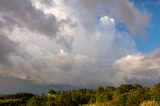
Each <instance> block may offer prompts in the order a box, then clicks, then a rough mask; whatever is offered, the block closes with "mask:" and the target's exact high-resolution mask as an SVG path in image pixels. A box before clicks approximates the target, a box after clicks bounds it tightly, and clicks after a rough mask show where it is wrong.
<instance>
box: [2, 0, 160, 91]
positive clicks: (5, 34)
mask: <svg viewBox="0 0 160 106" xmlns="http://www.w3.org/2000/svg"><path fill="white" fill-rule="evenodd" d="M159 19H160V1H159V0H0V94H8V93H16V92H33V93H39V92H46V91H47V90H48V89H50V88H52V89H56V90H58V89H64V90H68V89H76V88H83V87H85V88H96V87H97V86H100V85H101V86H107V85H111V86H119V85H120V84H141V85H144V86H152V85H154V84H156V83H158V82H160V36H159V34H160V24H159Z"/></svg>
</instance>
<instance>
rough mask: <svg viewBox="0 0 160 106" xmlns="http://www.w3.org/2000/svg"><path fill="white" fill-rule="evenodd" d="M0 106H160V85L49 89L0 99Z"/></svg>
mask: <svg viewBox="0 0 160 106" xmlns="http://www.w3.org/2000/svg"><path fill="white" fill-rule="evenodd" d="M147 104H149V105H147ZM0 106H160V83H159V84H156V85H155V86H153V87H151V88H148V87H142V86H141V85H131V84H123V85H121V86H119V87H111V86H107V87H106V88H103V87H101V86H100V87H98V88H97V89H95V90H93V89H78V90H72V91H54V90H52V89H50V90H49V91H48V93H47V94H43V95H33V94H30V93H19V94H15V95H6V96H1V97H0Z"/></svg>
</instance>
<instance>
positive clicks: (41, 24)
mask: <svg viewBox="0 0 160 106" xmlns="http://www.w3.org/2000/svg"><path fill="white" fill-rule="evenodd" d="M48 2H49V1H48ZM0 17H1V20H0V23H1V27H2V25H3V27H6V28H14V26H15V25H16V26H18V27H20V28H23V27H26V28H28V29H29V30H31V31H36V32H38V33H42V34H45V35H46V36H56V33H57V31H58V26H59V23H58V22H57V20H56V18H55V16H54V15H53V14H52V15H51V14H44V13H43V12H42V11H41V10H37V9H36V8H35V7H34V6H33V5H32V3H31V1H30V0H1V1H0Z"/></svg>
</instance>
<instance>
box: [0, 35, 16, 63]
mask: <svg viewBox="0 0 160 106" xmlns="http://www.w3.org/2000/svg"><path fill="white" fill-rule="evenodd" d="M15 47H16V44H15V43H14V42H13V41H11V40H9V39H8V38H7V37H6V36H4V35H0V64H1V65H10V61H9V55H10V54H11V53H12V52H14V51H15Z"/></svg>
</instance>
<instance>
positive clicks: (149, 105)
mask: <svg viewBox="0 0 160 106" xmlns="http://www.w3.org/2000/svg"><path fill="white" fill-rule="evenodd" d="M140 106H160V104H158V103H157V102H156V101H144V102H143V103H142V104H141V105H140Z"/></svg>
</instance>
